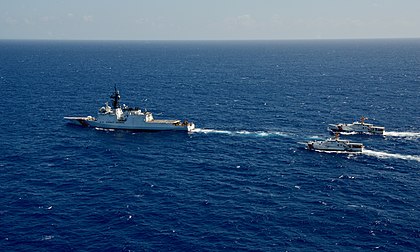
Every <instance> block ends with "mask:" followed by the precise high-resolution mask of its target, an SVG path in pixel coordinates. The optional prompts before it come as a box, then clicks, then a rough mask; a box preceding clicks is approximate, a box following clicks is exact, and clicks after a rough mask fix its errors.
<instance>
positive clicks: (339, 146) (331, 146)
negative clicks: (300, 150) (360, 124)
mask: <svg viewBox="0 0 420 252" xmlns="http://www.w3.org/2000/svg"><path fill="white" fill-rule="evenodd" d="M307 145H308V149H309V150H316V151H332V152H362V151H363V148H364V146H363V144H362V143H353V142H350V141H349V140H341V139H339V134H338V133H336V135H335V137H334V138H329V139H327V140H324V141H309V142H308V143H307Z"/></svg>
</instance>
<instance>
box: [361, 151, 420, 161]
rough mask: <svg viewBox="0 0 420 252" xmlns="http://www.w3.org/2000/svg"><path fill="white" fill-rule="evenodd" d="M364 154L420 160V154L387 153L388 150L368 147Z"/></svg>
mask: <svg viewBox="0 0 420 252" xmlns="http://www.w3.org/2000/svg"><path fill="white" fill-rule="evenodd" d="M363 154H365V155H368V156H371V157H376V158H381V159H388V158H394V159H404V160H412V161H417V162H420V156H417V155H402V154H394V153H387V152H382V151H374V150H367V149H364V150H363Z"/></svg>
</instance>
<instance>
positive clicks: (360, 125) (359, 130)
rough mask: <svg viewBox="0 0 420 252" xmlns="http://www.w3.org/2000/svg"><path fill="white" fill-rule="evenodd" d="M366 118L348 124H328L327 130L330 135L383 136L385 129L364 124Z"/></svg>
mask: <svg viewBox="0 0 420 252" xmlns="http://www.w3.org/2000/svg"><path fill="white" fill-rule="evenodd" d="M367 119H368V118H366V117H362V118H361V119H360V122H354V123H350V124H346V123H338V124H329V125H328V130H329V131H331V132H332V133H336V132H339V133H353V134H373V135H383V134H384V132H385V127H380V126H375V125H373V124H370V123H365V120H367Z"/></svg>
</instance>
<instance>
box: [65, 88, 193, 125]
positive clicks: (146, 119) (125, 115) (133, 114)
mask: <svg viewBox="0 0 420 252" xmlns="http://www.w3.org/2000/svg"><path fill="white" fill-rule="evenodd" d="M114 89H115V91H114V93H113V94H112V95H111V99H112V107H111V106H109V105H108V102H106V103H105V106H104V107H101V108H100V109H99V112H98V115H97V116H96V117H93V116H86V117H79V116H68V117H64V119H66V120H68V121H69V123H72V124H75V125H80V126H86V127H94V128H99V129H121V130H133V131H165V130H173V131H192V130H193V129H194V128H195V125H194V123H192V122H188V121H181V120H157V119H154V118H153V114H152V113H151V112H146V111H142V110H141V109H140V108H138V107H135V108H131V107H128V106H126V105H125V104H123V105H122V106H121V105H120V99H121V96H120V92H119V91H118V90H117V88H116V87H114Z"/></svg>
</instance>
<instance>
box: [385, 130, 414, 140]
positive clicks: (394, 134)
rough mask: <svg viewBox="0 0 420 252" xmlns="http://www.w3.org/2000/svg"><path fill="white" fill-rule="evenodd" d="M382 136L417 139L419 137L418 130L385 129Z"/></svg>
mask: <svg viewBox="0 0 420 252" xmlns="http://www.w3.org/2000/svg"><path fill="white" fill-rule="evenodd" d="M384 136H389V137H403V138H411V139H417V138H420V132H396V131H385V132H384Z"/></svg>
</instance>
